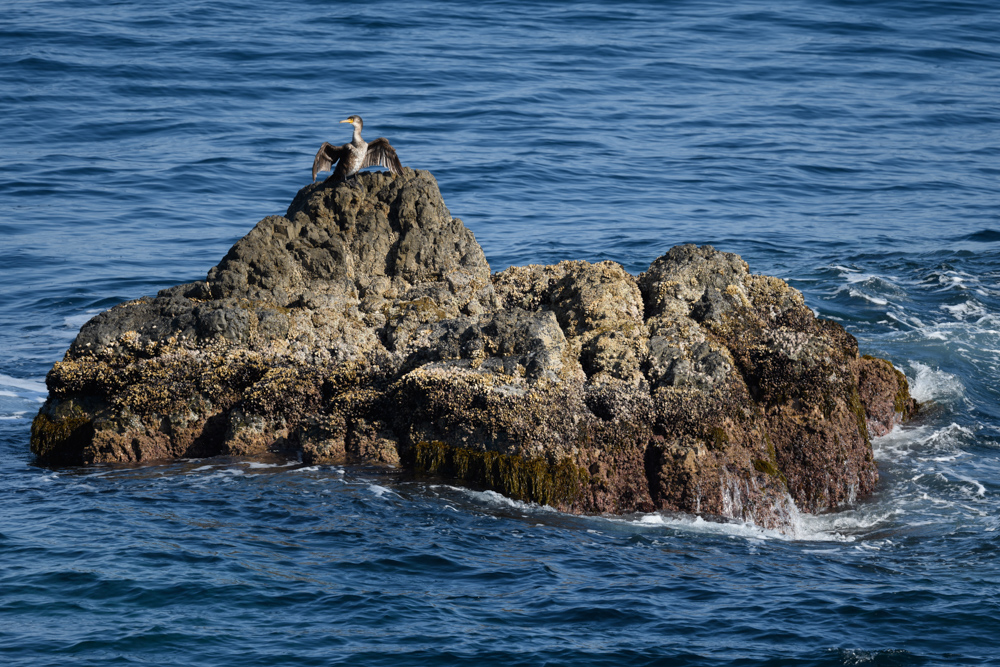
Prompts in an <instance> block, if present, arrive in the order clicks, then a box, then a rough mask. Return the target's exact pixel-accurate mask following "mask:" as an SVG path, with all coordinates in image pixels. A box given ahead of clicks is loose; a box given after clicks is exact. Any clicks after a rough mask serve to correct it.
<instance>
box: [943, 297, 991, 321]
mask: <svg viewBox="0 0 1000 667" xmlns="http://www.w3.org/2000/svg"><path fill="white" fill-rule="evenodd" d="M941 310H945V311H947V312H949V313H951V316H952V317H954V318H955V319H956V320H968V319H971V318H974V317H977V318H978V317H982V316H983V315H985V314H986V309H985V308H983V306H982V305H980V304H978V303H975V302H974V301H966V302H964V303H958V304H955V305H954V306H948V305H943V306H941Z"/></svg>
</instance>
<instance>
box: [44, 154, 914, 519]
mask: <svg viewBox="0 0 1000 667" xmlns="http://www.w3.org/2000/svg"><path fill="white" fill-rule="evenodd" d="M47 383H48V388H49V399H48V401H47V402H46V403H45V405H44V406H43V407H42V409H41V411H40V412H39V414H38V416H37V417H36V418H35V421H34V423H33V426H32V450H33V451H34V452H35V453H36V454H37V455H38V458H39V460H40V461H41V462H43V463H46V464H50V465H63V464H86V463H95V462H128V461H145V460H151V459H162V458H171V457H191V456H211V455H219V454H226V455H237V456H251V457H253V456H263V455H266V454H269V453H273V452H278V453H281V454H286V455H299V456H301V457H302V459H303V460H304V461H307V462H331V463H333V462H336V463H342V462H365V463H381V464H388V465H393V466H401V467H403V468H406V469H409V470H412V471H414V472H416V473H418V474H433V475H438V476H443V477H446V478H449V479H452V480H456V481H460V482H464V483H466V484H470V485H476V486H479V487H486V488H491V489H495V490H497V491H500V492H502V493H505V494H508V495H510V496H512V497H515V498H520V499H524V500H531V501H537V502H540V503H546V504H549V505H552V506H554V507H556V508H559V509H562V510H566V511H571V512H613V513H627V512H633V511H651V510H656V509H664V510H677V511H684V512H692V513H699V514H705V515H714V516H718V517H725V518H734V519H743V520H751V521H755V522H757V523H758V524H761V525H764V526H781V525H783V524H784V523H785V522H786V521H787V518H788V512H789V511H790V509H791V508H790V507H789V504H788V499H789V498H792V499H794V501H795V503H797V505H798V506H799V508H801V509H804V510H806V511H811V512H815V511H820V510H823V509H827V508H832V507H836V506H837V505H839V504H842V503H844V502H847V501H851V500H853V499H854V498H855V497H857V496H860V495H863V494H865V493H868V492H870V491H872V489H873V488H874V484H875V481H876V479H877V470H876V467H875V462H874V460H873V457H872V448H871V442H870V437H871V436H872V435H873V434H881V433H884V432H886V431H887V430H888V429H889V428H891V426H892V425H893V424H894V423H895V422H897V421H899V420H900V419H903V418H905V417H907V416H909V415H910V414H911V413H912V412H913V411H914V410H915V407H916V404H915V403H914V402H913V400H912V399H911V398H910V397H909V392H908V387H907V385H906V379H905V377H904V376H903V375H902V374H901V373H899V372H898V371H897V370H895V369H894V368H893V367H892V365H891V364H890V363H889V362H887V361H884V360H881V359H875V358H872V357H867V356H865V357H862V356H859V354H858V347H857V341H855V339H854V338H853V337H852V336H851V335H850V334H848V333H847V332H846V331H844V329H843V328H842V327H841V326H839V325H838V324H836V323H834V322H829V321H825V320H821V319H817V318H816V317H814V315H813V313H812V311H811V310H810V309H809V308H808V307H807V306H806V305H805V303H804V302H803V299H802V295H801V294H800V293H799V292H797V291H796V290H795V289H793V288H791V287H789V286H788V285H787V284H786V283H784V282H783V281H781V280H779V279H777V278H771V277H767V276H758V275H752V274H751V273H749V271H748V267H747V265H746V263H745V262H743V260H741V259H740V258H739V257H738V256H736V255H733V254H729V253H723V252H719V251H716V250H715V249H713V248H712V247H710V246H703V247H700V248H698V247H695V246H681V247H676V248H673V249H672V250H671V251H670V252H668V253H667V254H666V255H664V256H663V257H660V258H659V259H657V260H656V261H655V262H653V264H652V266H650V268H649V270H648V271H646V272H645V273H643V274H641V275H640V276H638V278H636V277H634V276H632V275H630V274H628V273H627V272H625V271H624V270H623V269H622V267H621V266H619V265H618V264H615V263H613V262H601V263H597V264H591V263H588V262H582V261H567V262H561V263H559V264H556V265H554V266H526V267H513V268H510V269H507V270H506V271H503V272H500V273H498V274H495V275H491V274H490V268H489V265H488V264H487V262H486V258H485V257H484V256H483V252H482V249H481V248H480V247H479V245H478V244H477V243H476V241H475V238H474V237H473V235H472V233H471V232H470V231H469V230H468V229H466V228H465V226H464V225H463V224H462V223H461V221H460V220H457V219H454V218H452V217H451V215H450V214H449V212H448V210H447V209H446V208H445V205H444V202H443V201H442V199H441V196H440V194H439V192H438V189H437V184H436V183H435V181H434V179H433V177H432V176H431V175H430V174H429V173H427V172H422V171H412V170H409V169H407V170H406V171H405V173H404V174H403V175H402V176H398V177H393V176H390V175H387V174H361V175H359V177H358V178H357V179H355V180H354V181H352V182H351V183H339V184H327V183H323V184H312V185H309V186H307V187H306V188H304V189H303V190H302V191H300V192H299V194H298V195H297V196H296V198H295V200H294V201H293V202H292V204H291V205H290V206H289V208H288V211H287V212H286V214H285V215H284V216H272V217H268V218H265V219H264V220H262V221H260V222H259V223H258V224H257V226H256V227H254V229H253V230H251V231H250V233H249V234H247V235H246V236H245V237H244V238H243V239H241V240H240V241H239V242H237V243H236V245H234V246H233V248H232V249H231V250H230V251H229V253H228V254H227V255H226V256H225V257H224V258H223V260H222V261H221V262H220V263H219V265H218V266H216V267H214V268H213V269H212V270H211V271H209V273H208V276H207V279H206V280H205V281H199V282H195V283H190V284H187V285H179V286H177V287H173V288H170V289H166V290H163V291H161V292H160V293H159V294H158V295H157V296H156V298H148V297H144V298H142V299H138V300H136V301H131V302H127V303H123V304H120V305H118V306H116V307H114V308H112V309H111V310H108V311H107V312H104V313H102V314H100V315H98V316H97V317H95V318H94V319H92V320H91V321H90V322H88V323H87V324H86V325H85V326H84V327H83V328H82V330H81V331H80V334H79V336H78V337H77V338H76V340H75V341H74V342H73V344H72V346H71V347H70V349H69V351H68V352H67V353H66V356H65V358H64V359H63V361H61V362H58V363H57V364H55V366H54V367H53V369H52V371H51V372H50V373H49V375H48V378H47Z"/></svg>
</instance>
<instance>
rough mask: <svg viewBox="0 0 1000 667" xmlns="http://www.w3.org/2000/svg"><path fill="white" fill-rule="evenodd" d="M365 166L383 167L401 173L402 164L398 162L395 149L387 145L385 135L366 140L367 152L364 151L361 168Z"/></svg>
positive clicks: (387, 141)
mask: <svg viewBox="0 0 1000 667" xmlns="http://www.w3.org/2000/svg"><path fill="white" fill-rule="evenodd" d="M365 167H385V168H386V169H388V170H389V171H391V172H392V173H394V174H402V173H403V165H401V164H400V163H399V157H398V156H397V155H396V149H394V148H393V147H392V146H390V145H389V140H388V139H386V138H385V137H379V138H378V139H376V140H375V141H370V142H368V152H367V153H365V159H364V162H362V163H361V169H364V168H365Z"/></svg>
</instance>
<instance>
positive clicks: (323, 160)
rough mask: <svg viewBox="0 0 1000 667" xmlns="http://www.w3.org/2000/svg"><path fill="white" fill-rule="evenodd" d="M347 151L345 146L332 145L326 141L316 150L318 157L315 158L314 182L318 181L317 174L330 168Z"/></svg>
mask: <svg viewBox="0 0 1000 667" xmlns="http://www.w3.org/2000/svg"><path fill="white" fill-rule="evenodd" d="M346 153H347V149H346V148H345V147H343V146H331V145H330V144H328V143H326V142H325V141H324V142H323V145H322V146H320V147H319V150H318V151H316V159H315V160H313V182H315V181H316V174H318V173H319V172H321V171H327V170H328V169H330V167H332V166H333V163H334V162H337V161H338V160H340V159H341V158H342V157H344V155H345V154H346Z"/></svg>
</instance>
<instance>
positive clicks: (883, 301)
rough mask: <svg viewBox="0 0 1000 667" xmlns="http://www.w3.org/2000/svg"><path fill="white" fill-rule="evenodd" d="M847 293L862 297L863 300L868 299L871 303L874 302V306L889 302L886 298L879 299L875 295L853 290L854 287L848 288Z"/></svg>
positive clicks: (857, 297)
mask: <svg viewBox="0 0 1000 667" xmlns="http://www.w3.org/2000/svg"><path fill="white" fill-rule="evenodd" d="M847 293H848V294H850V295H851V296H853V297H854V298H855V299H864V300H865V301H869V302H871V303H874V304H875V305H876V306H888V305H889V302H888V301H887V300H885V299H880V298H878V297H875V296H870V295H868V294H865V293H864V292H859V291H858V290H855V289H849V290H847Z"/></svg>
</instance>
